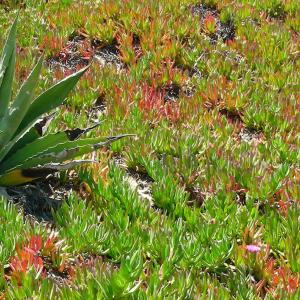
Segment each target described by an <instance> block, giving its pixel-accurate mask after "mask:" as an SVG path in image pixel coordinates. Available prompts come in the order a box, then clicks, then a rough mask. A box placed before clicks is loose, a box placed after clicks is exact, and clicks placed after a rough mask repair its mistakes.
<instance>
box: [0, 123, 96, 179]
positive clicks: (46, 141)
mask: <svg viewBox="0 0 300 300" xmlns="http://www.w3.org/2000/svg"><path fill="white" fill-rule="evenodd" d="M99 125H100V123H97V124H96V125H94V126H92V127H88V128H85V129H80V128H76V129H73V130H66V131H62V132H58V133H53V134H48V135H46V136H43V137H40V138H38V139H36V140H34V141H33V142H32V143H29V144H27V145H25V146H24V147H23V148H21V149H20V150H18V151H17V152H16V153H14V154H12V155H11V156H9V155H7V156H6V157H5V159H4V160H3V162H1V163H0V174H1V173H4V172H5V171H6V170H8V169H12V168H13V167H14V166H19V165H21V164H22V163H23V162H24V161H26V160H31V159H33V158H35V157H37V156H39V155H40V154H42V153H44V152H45V151H46V150H48V149H51V148H53V147H55V146H58V145H59V144H63V143H65V142H67V141H74V140H76V139H78V138H79V137H80V136H82V135H83V134H85V133H87V132H89V131H91V130H92V129H94V128H95V127H97V126H99Z"/></svg>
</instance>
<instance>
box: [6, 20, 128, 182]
mask: <svg viewBox="0 0 300 300" xmlns="http://www.w3.org/2000/svg"><path fill="white" fill-rule="evenodd" d="M16 24H17V19H16V20H15V22H14V24H13V26H12V28H11V30H10V32H9V34H8V38H7V41H6V44H5V47H4V50H3V53H2V56H1V60H0V106H1V114H0V186H11V185H18V184H23V183H26V182H30V181H32V180H34V179H37V178H40V177H42V176H46V175H48V174H50V173H53V172H57V171H61V170H65V169H68V168H73V167H74V166H76V165H78V164H81V163H87V162H91V160H82V159H78V160H75V161H72V160H73V159H75V158H77V157H79V156H81V155H84V154H87V153H89V152H92V151H95V150H97V149H99V148H101V147H104V146H106V145H108V144H110V143H111V142H113V141H116V140H118V139H121V138H123V137H126V136H128V135H118V136H113V137H96V138H85V139H81V140H78V138H79V137H81V136H82V135H83V134H85V133H87V132H89V131H91V130H92V129H94V128H95V127H97V126H99V124H95V125H94V126H92V127H88V128H85V129H80V128H76V129H73V130H65V131H63V132H58V133H51V134H48V135H44V133H45V130H46V128H47V127H48V125H49V123H50V122H51V120H52V119H53V116H54V114H50V115H48V116H47V117H44V115H45V114H47V113H49V112H50V111H51V110H53V109H54V108H56V107H58V106H59V105H61V104H62V102H63V101H64V99H65V98H66V97H67V95H68V94H69V92H70V91H71V90H72V89H74V87H75V85H76V84H77V82H78V80H79V79H80V77H81V76H82V75H83V74H84V73H85V72H86V70H87V69H88V67H89V66H87V67H86V68H83V69H82V70H80V71H78V72H76V73H74V74H72V75H70V76H68V77H66V78H65V79H63V80H61V81H59V82H58V83H56V84H55V85H53V86H52V87H50V88H49V89H48V90H46V91H45V92H43V93H41V94H40V95H39V96H38V97H36V98H35V95H34V91H35V88H36V87H37V85H38V79H39V75H40V72H41V68H42V65H43V60H42V58H40V59H39V61H38V62H37V64H36V65H35V67H34V69H33V71H32V72H31V73H30V75H29V76H28V78H27V79H26V81H25V82H24V83H23V85H22V87H21V89H20V90H19V92H18V94H17V96H16V98H15V100H14V101H12V102H11V99H10V98H11V94H12V83H13V76H14V70H15V60H16Z"/></svg>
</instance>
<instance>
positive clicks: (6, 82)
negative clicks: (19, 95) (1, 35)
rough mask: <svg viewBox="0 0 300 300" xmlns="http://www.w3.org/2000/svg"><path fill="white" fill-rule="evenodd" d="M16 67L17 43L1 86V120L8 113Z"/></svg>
mask: <svg viewBox="0 0 300 300" xmlns="http://www.w3.org/2000/svg"><path fill="white" fill-rule="evenodd" d="M15 65H16V43H15V44H14V49H13V51H12V55H11V57H10V60H9V64H8V67H7V69H6V71H5V72H4V76H3V78H2V84H0V107H1V110H0V120H1V118H2V117H3V116H4V115H5V114H6V113H7V109H8V106H9V102H10V99H11V94H12V85H13V79H14V74H15Z"/></svg>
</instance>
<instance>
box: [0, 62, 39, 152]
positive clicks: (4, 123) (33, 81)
mask: <svg viewBox="0 0 300 300" xmlns="http://www.w3.org/2000/svg"><path fill="white" fill-rule="evenodd" d="M42 64H43V60H42V58H40V59H39V61H38V63H37V64H36V66H35V67H34V69H33V71H32V72H31V74H30V75H29V76H28V78H27V80H26V81H25V83H24V84H23V85H22V87H21V89H20V91H19V93H18V95H17V97H16V99H15V101H14V102H13V103H12V105H11V107H10V108H9V109H8V111H7V112H6V114H5V115H4V116H3V118H2V120H1V122H0V149H1V148H2V147H3V146H4V144H5V143H7V142H8V141H9V140H10V139H11V138H12V137H13V136H14V134H15V133H16V131H17V129H18V127H19V125H20V123H21V121H22V120H23V118H24V116H25V115H26V113H27V111H28V109H29V107H30V105H31V103H32V100H33V97H34V89H35V87H36V86H37V83H38V79H39V75H40V71H41V68H42Z"/></svg>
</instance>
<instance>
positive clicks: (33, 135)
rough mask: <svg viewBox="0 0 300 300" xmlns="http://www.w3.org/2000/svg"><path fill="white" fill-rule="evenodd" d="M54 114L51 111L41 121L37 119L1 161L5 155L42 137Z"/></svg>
mask: <svg viewBox="0 0 300 300" xmlns="http://www.w3.org/2000/svg"><path fill="white" fill-rule="evenodd" d="M54 116H55V113H52V114H50V115H49V116H46V117H44V118H43V119H42V120H41V121H39V122H38V123H36V124H35V125H34V126H33V127H31V128H30V130H29V131H28V132H27V133H26V134H25V135H24V136H23V137H22V138H20V139H19V140H18V141H17V142H16V143H15V144H14V145H13V147H12V148H11V149H10V150H9V152H8V154H7V155H6V156H5V158H3V161H4V160H6V159H7V157H10V156H12V154H14V153H16V152H17V151H18V150H19V149H21V148H23V147H24V146H25V145H27V144H29V143H31V142H33V141H34V140H36V139H38V138H40V137H42V136H43V135H44V134H45V132H46V131H47V129H48V127H49V125H50V123H51V121H52V120H53V118H54Z"/></svg>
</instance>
